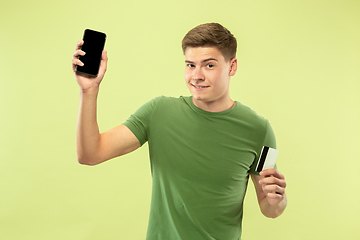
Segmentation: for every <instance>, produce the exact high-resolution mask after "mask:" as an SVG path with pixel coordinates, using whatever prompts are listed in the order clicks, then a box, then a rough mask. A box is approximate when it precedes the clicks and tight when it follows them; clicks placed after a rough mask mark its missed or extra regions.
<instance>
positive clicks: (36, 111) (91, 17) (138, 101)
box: [0, 0, 360, 240]
mask: <svg viewBox="0 0 360 240" xmlns="http://www.w3.org/2000/svg"><path fill="white" fill-rule="evenodd" d="M359 13H360V1H358V0H338V1H335V0H328V1H326V0H323V1H320V0H273V1H270V0H269V1H265V0H263V1H249V0H237V1H235V0H234V1H229V0H221V1H220V0H219V1H218V0H207V1H202V0H201V1H188V0H183V1H159V0H154V1H145V0H141V1H45V0H36V1H24V0H22V1H16V0H14V1H2V3H1V7H0V110H1V113H0V239H2V240H33V239H34V240H42V239H44V240H45V239H46V240H48V239H51V240H58V239H59V240H64V239H66V240H83V239H84V240H85V239H86V240H99V239H101V240H108V239H109V240H110V239H111V240H113V239H136V240H137V239H144V238H145V234H146V229H147V221H148V214H149V206H150V194H151V175H150V168H149V160H148V152H147V147H146V146H144V147H142V148H141V149H139V150H138V151H135V152H133V153H131V154H129V155H127V156H124V157H121V158H118V159H114V160H111V161H108V162H106V163H103V164H100V165H98V166H95V167H89V166H83V165H80V164H78V163H77V161H76V154H75V124H76V119H77V112H78V102H79V88H78V85H77V83H76V81H75V79H74V76H73V73H72V71H71V59H72V53H73V52H74V50H75V45H76V42H77V41H79V40H81V38H82V34H83V31H84V29H85V28H91V29H95V30H99V31H103V32H105V33H106V34H107V36H108V38H107V42H106V49H107V50H108V56H109V63H108V71H107V73H106V76H105V79H104V81H103V82H102V85H101V91H100V95H99V104H98V106H99V110H98V121H99V125H100V128H101V130H102V131H104V130H107V129H109V128H111V127H114V126H116V125H118V124H121V123H122V122H123V121H125V120H126V119H127V117H128V116H129V115H130V114H131V113H133V112H134V111H135V110H136V109H137V108H138V107H139V106H141V105H142V104H143V103H145V102H146V101H148V100H150V99H152V98H154V97H156V96H159V95H167V96H180V95H189V92H188V90H187V88H186V86H185V84H184V77H183V71H184V66H185V64H184V57H183V54H182V51H181V39H182V37H183V36H184V35H185V34H186V32H187V31H188V30H190V29H191V28H192V27H194V26H196V25H198V24H201V23H206V22H220V23H221V24H223V25H224V26H226V27H227V28H229V29H230V30H231V31H232V32H233V34H234V35H235V36H236V37H237V39H238V45H239V47H238V62H239V67H238V72H237V74H236V75H235V76H234V77H233V78H232V83H231V96H232V98H233V99H235V100H238V101H240V102H242V103H243V104H245V105H248V106H250V107H251V108H253V109H254V110H255V111H257V112H258V113H259V114H260V115H262V116H264V117H266V118H268V119H269V120H270V122H271V124H272V126H273V128H274V131H275V133H276V136H277V142H278V149H279V150H280V154H279V157H278V167H279V169H280V171H281V172H282V173H283V174H284V175H285V177H286V180H287V183H288V187H287V194H288V199H289V204H288V208H287V209H286V212H285V213H284V214H283V215H282V216H281V217H279V218H277V219H275V220H274V219H267V218H265V217H263V216H262V214H261V213H260V211H259V207H258V205H257V201H256V196H255V192H254V190H253V186H252V183H251V182H250V184H249V190H248V194H247V196H246V199H245V210H244V211H245V216H244V222H243V227H244V230H243V239H244V240H252V239H254V240H256V239H268V240H271V239H277V240H282V239H286V240H288V239H291V240H298V239H299V240H300V239H301V240H303V239H327V240H335V239H356V240H358V239H360V230H359V225H360V217H359V216H360V204H359V198H360V192H359V182H360V181H359V180H360V177H359V176H360V174H359V171H360V169H359V167H360V158H359V155H358V150H359V146H360V137H359V136H360V127H359V125H360V106H359V103H360V94H359V89H360V81H359V80H360V31H359V29H360V27H359V26H360V14H359Z"/></svg>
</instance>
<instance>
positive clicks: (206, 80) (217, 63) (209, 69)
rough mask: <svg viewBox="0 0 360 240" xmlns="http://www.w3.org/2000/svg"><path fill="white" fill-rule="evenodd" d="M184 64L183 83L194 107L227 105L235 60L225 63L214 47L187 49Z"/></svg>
mask: <svg viewBox="0 0 360 240" xmlns="http://www.w3.org/2000/svg"><path fill="white" fill-rule="evenodd" d="M185 63H186V68H185V81H186V84H187V87H188V88H189V90H190V92H191V94H192V96H193V102H194V104H195V105H196V106H198V107H200V106H203V104H207V105H208V104H212V105H219V104H220V105H221V104H227V102H228V101H229V100H230V96H229V82H230V77H231V76H233V75H234V74H235V72H236V68H237V60H236V58H233V59H231V60H230V61H226V60H225V58H224V56H223V55H222V53H221V52H220V50H218V49H217V48H216V47H188V48H186V50H185ZM230 101H231V100H230Z"/></svg>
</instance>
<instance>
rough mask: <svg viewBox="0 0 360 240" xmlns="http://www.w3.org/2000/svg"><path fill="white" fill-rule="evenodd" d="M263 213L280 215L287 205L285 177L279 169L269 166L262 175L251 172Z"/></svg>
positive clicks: (270, 215) (270, 216)
mask: <svg viewBox="0 0 360 240" xmlns="http://www.w3.org/2000/svg"><path fill="white" fill-rule="evenodd" d="M251 179H252V181H253V183H254V186H255V190H256V195H257V199H258V203H259V206H260V210H261V212H262V214H263V215H264V216H266V217H268V218H276V217H278V216H280V215H281V214H282V213H283V212H284V210H285V208H286V206H287V197H286V194H285V187H286V182H285V177H284V175H282V174H281V173H280V172H279V171H278V170H277V169H274V168H269V169H266V170H263V171H262V172H260V176H258V175H255V174H251Z"/></svg>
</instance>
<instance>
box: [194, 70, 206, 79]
mask: <svg viewBox="0 0 360 240" xmlns="http://www.w3.org/2000/svg"><path fill="white" fill-rule="evenodd" d="M192 79H193V80H195V81H204V79H205V76H204V74H203V72H202V71H201V68H200V67H196V68H195V69H194V72H193V76H192Z"/></svg>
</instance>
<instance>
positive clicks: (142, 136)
mask: <svg viewBox="0 0 360 240" xmlns="http://www.w3.org/2000/svg"><path fill="white" fill-rule="evenodd" d="M158 100H159V98H154V99H152V100H150V101H149V102H147V103H145V104H144V105H142V106H141V107H140V108H139V109H138V110H136V111H135V113H134V114H132V115H131V116H130V117H129V118H128V119H127V120H126V121H125V122H124V123H123V124H124V125H125V126H126V127H128V128H129V129H130V131H131V132H132V133H133V134H134V135H135V136H136V137H137V139H138V140H139V141H140V144H141V145H143V144H144V143H146V142H147V140H148V135H149V126H150V121H151V117H152V113H153V111H154V109H155V106H156V103H157V101H158Z"/></svg>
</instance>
